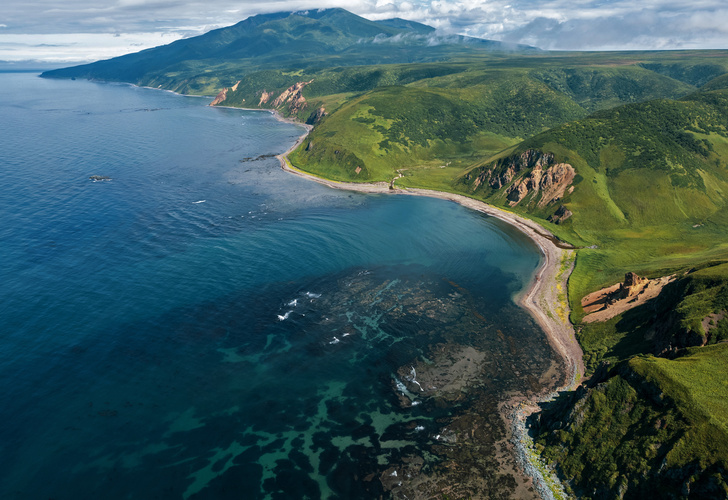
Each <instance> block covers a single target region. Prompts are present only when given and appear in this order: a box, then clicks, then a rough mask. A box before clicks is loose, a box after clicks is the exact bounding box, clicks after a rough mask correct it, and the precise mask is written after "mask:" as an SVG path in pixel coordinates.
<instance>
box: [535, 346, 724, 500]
mask: <svg viewBox="0 0 728 500" xmlns="http://www.w3.org/2000/svg"><path fill="white" fill-rule="evenodd" d="M713 347H714V348H716V349H723V350H724V352H725V347H726V346H713ZM699 355H700V351H699V350H688V351H686V352H684V353H683V354H682V359H684V360H685V361H687V360H691V359H692V358H694V361H693V362H700V361H699V358H697V356H699ZM664 362H666V363H674V362H675V361H667V360H665V361H664ZM659 366H660V365H658V364H655V363H654V362H653V361H652V360H651V359H650V358H635V359H633V360H631V361H629V362H623V363H620V364H619V365H617V366H615V367H614V368H613V369H612V370H611V371H609V372H608V374H606V375H605V376H603V377H602V378H601V380H600V381H596V382H593V383H591V384H590V387H588V388H587V387H584V386H582V387H581V388H580V389H579V390H577V391H576V392H574V393H569V394H566V395H564V396H562V397H561V398H559V399H558V400H557V401H555V402H553V403H549V404H546V407H545V408H544V411H543V412H542V413H540V414H536V415H534V416H533V417H532V419H531V424H532V429H533V430H534V431H535V432H536V434H537V437H536V442H537V443H538V446H540V447H542V449H543V450H544V456H545V458H546V459H547V460H549V461H553V462H554V463H555V464H557V465H556V467H557V470H558V472H559V473H560V475H562V477H563V478H568V479H569V480H568V482H567V483H566V485H567V488H568V490H570V493H572V494H574V495H576V496H578V497H580V498H592V499H597V498H600V499H601V498H603V499H623V498H635V499H639V498H673V499H678V498H725V496H726V494H727V493H728V470H727V469H728V457H726V452H725V450H726V447H728V434H726V432H725V429H724V428H723V427H721V426H720V425H717V424H716V423H715V421H713V420H711V419H710V418H709V417H708V416H707V415H705V414H703V412H702V410H701V408H700V406H699V405H698V407H697V410H696V406H695V403H690V405H688V406H686V405H685V404H684V401H682V400H681V399H675V398H674V397H673V394H672V393H671V392H669V391H666V390H665V384H673V385H674V384H679V383H680V381H681V379H680V377H679V375H678V376H671V373H670V372H664V371H661V370H660V367H659ZM697 443H701V444H699V445H698V444H697Z"/></svg>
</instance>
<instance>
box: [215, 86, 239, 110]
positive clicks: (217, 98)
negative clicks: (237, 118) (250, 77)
mask: <svg viewBox="0 0 728 500" xmlns="http://www.w3.org/2000/svg"><path fill="white" fill-rule="evenodd" d="M238 85H240V80H238V81H237V82H235V85H233V86H232V87H230V88H227V87H224V88H223V89H222V90H221V91H220V92H219V93H218V94H217V96H215V99H213V100H212V102H211V103H210V106H217V105H218V104H220V103H221V102H224V101H225V100H226V99H227V97H228V92H235V91H236V90H238Z"/></svg>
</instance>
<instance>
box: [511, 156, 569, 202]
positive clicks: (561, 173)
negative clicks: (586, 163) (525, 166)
mask: <svg viewBox="0 0 728 500" xmlns="http://www.w3.org/2000/svg"><path fill="white" fill-rule="evenodd" d="M574 177H576V172H575V171H574V168H573V167H572V166H571V165H569V164H568V163H557V164H556V165H552V166H551V167H549V168H548V170H543V169H542V167H541V165H536V166H535V167H533V169H532V170H531V172H529V173H528V174H525V175H524V176H522V177H521V178H520V179H518V180H516V181H515V182H514V183H513V184H511V186H510V187H509V188H508V190H507V191H506V197H507V198H508V201H509V202H510V203H509V204H510V205H511V206H515V205H517V204H518V203H520V202H521V200H523V199H524V198H525V197H526V196H527V195H529V194H533V195H534V196H535V195H538V193H539V191H540V192H541V198H540V199H539V201H538V206H539V208H543V207H545V206H546V205H549V204H551V203H554V202H556V201H558V200H560V199H561V198H563V196H564V193H565V192H566V190H567V189H568V187H569V185H570V184H571V183H572V181H573V180H574Z"/></svg>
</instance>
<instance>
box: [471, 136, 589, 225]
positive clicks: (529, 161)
mask: <svg viewBox="0 0 728 500" xmlns="http://www.w3.org/2000/svg"><path fill="white" fill-rule="evenodd" d="M575 177H576V171H575V170H574V168H573V167H572V166H571V165H569V164H568V163H557V162H556V161H555V158H554V155H553V154H551V153H543V152H541V151H538V150H535V149H528V150H526V151H523V152H522V153H519V154H515V155H512V156H509V157H506V158H502V159H500V160H498V161H496V162H494V163H492V164H490V165H486V166H483V167H480V168H479V169H476V170H474V171H472V172H470V173H469V174H467V175H466V177H465V180H466V182H471V183H472V190H473V191H479V190H480V191H487V190H491V191H492V192H494V191H500V196H501V197H503V198H505V200H506V202H507V203H508V205H510V206H511V207H514V206H516V205H518V204H519V203H521V202H523V201H524V200H526V201H525V203H526V204H527V205H528V206H532V205H533V206H534V207H536V208H539V209H543V208H545V207H548V206H550V205H552V204H555V203H556V202H558V201H559V200H561V199H562V198H563V197H564V196H565V195H566V194H567V193H571V192H572V191H573V190H574V187H573V185H572V183H573V182H574V178H575ZM559 212H560V213H559V214H558V215H556V214H554V216H555V218H556V221H557V222H563V221H565V220H567V219H568V218H569V217H571V215H572V214H571V212H570V211H569V210H568V209H567V208H566V207H565V206H563V205H561V206H560V207H559ZM567 214H568V215H567ZM554 216H552V217H554Z"/></svg>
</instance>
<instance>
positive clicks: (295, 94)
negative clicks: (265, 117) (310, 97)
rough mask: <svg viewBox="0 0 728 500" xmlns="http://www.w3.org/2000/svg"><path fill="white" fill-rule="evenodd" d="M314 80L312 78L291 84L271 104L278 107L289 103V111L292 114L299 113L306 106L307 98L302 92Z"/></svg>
mask: <svg viewBox="0 0 728 500" xmlns="http://www.w3.org/2000/svg"><path fill="white" fill-rule="evenodd" d="M312 82H313V80H310V81H308V82H297V83H295V84H293V85H291V86H290V87H288V88H287V89H286V90H284V91H283V92H281V94H280V95H279V96H278V97H276V98H275V100H274V101H273V103H272V104H271V106H272V107H274V108H276V109H277V108H280V107H281V106H282V105H284V104H288V111H289V112H290V113H291V114H292V115H295V114H297V113H298V112H299V111H301V110H302V109H304V108H305V107H306V98H305V97H303V94H302V93H301V92H302V91H303V88H304V87H305V86H306V85H308V84H310V83H312Z"/></svg>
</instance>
